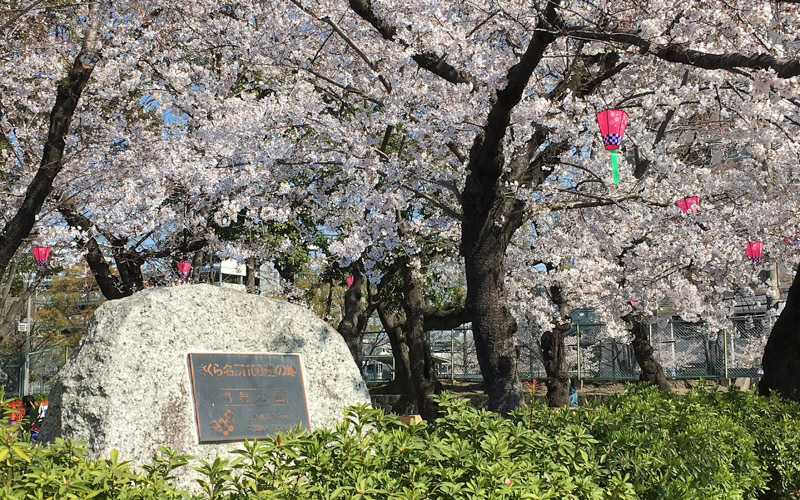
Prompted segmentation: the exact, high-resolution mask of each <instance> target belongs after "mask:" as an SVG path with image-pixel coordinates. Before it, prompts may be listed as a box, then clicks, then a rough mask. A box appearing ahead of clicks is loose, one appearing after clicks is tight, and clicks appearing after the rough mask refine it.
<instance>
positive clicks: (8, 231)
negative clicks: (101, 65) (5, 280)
mask: <svg viewBox="0 0 800 500" xmlns="http://www.w3.org/2000/svg"><path fill="white" fill-rule="evenodd" d="M89 16H90V19H91V20H92V24H91V26H90V27H89V28H88V30H87V33H86V36H85V37H84V41H83V47H82V48H81V51H80V53H78V55H77V57H76V58H75V60H74V61H73V63H72V67H71V68H70V70H69V73H68V74H67V77H66V78H64V79H63V80H61V81H60V82H59V84H58V92H57V94H56V101H55V104H54V105H53V109H52V111H51V112H50V128H49V129H48V131H47V140H46V142H45V144H44V152H43V153H42V160H41V162H40V164H39V169H38V170H37V171H36V175H35V176H34V177H33V180H32V181H31V183H30V184H29V185H28V189H27V190H26V191H25V198H24V199H23V200H22V205H21V206H20V207H19V209H18V210H17V213H16V214H14V217H12V218H11V220H9V221H8V223H6V225H5V227H4V228H3V230H2V232H1V233H0V276H2V274H3V273H4V271H5V270H6V268H7V267H8V263H9V261H10V260H11V259H12V258H13V257H14V254H15V253H16V251H17V249H18V248H19V247H20V245H22V242H23V241H24V240H25V238H27V237H28V235H29V234H30V233H31V230H32V229H33V225H34V223H35V222H36V215H37V214H38V213H39V211H40V210H41V208H42V205H43V204H44V201H45V199H47V197H48V196H49V195H50V192H51V191H52V190H53V181H54V180H55V178H56V176H57V175H58V173H59V172H61V168H62V166H63V165H62V159H63V156H64V148H65V146H66V138H67V135H69V129H70V124H71V122H72V117H73V115H74V114H75V108H76V107H77V106H78V101H79V100H80V97H81V94H82V93H83V90H84V89H85V88H86V85H87V84H88V82H89V77H90V76H91V75H92V70H93V69H94V63H95V62H96V61H97V59H98V54H97V48H98V42H97V40H98V38H97V31H98V28H99V25H100V23H99V16H98V15H97V2H91V3H90V10H89Z"/></svg>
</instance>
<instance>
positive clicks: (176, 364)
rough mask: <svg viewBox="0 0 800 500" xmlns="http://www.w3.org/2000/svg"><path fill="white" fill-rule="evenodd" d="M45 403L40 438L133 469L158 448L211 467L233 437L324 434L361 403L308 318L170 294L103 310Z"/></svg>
mask: <svg viewBox="0 0 800 500" xmlns="http://www.w3.org/2000/svg"><path fill="white" fill-rule="evenodd" d="M292 354H296V355H299V356H290V355H292ZM275 383H277V384H279V385H277V386H276V385H274V384H275ZM265 384H266V385H265ZM270 384H272V385H270ZM49 401H50V405H49V411H48V415H47V417H46V418H45V421H44V424H43V426H42V431H41V433H40V438H41V439H42V440H43V441H45V442H49V441H52V440H53V439H54V438H56V437H71V438H73V439H78V440H83V441H87V442H88V445H89V449H90V451H91V453H92V454H94V455H95V456H108V454H109V452H110V451H111V450H112V449H115V448H116V449H118V450H119V452H120V458H121V459H123V460H132V461H134V462H140V463H141V462H148V461H150V460H151V459H152V457H153V455H154V454H155V452H156V448H157V447H158V446H159V445H164V446H168V447H171V448H174V449H176V450H178V451H180V452H181V453H185V454H190V455H193V456H194V457H196V458H197V459H202V460H213V459H214V457H216V456H218V455H224V454H225V453H226V452H228V451H229V450H231V449H233V448H236V447H240V446H241V443H240V442H238V441H239V440H241V439H243V437H242V436H243V435H248V436H250V437H254V436H258V435H261V436H265V435H267V434H268V433H270V432H278V431H282V430H285V429H288V428H289V427H293V426H294V425H297V424H300V425H303V426H304V427H307V426H308V425H309V424H310V427H311V429H312V430H313V429H316V428H320V427H324V426H328V425H331V424H333V423H334V422H335V421H336V420H338V419H340V418H342V416H343V410H344V408H345V407H346V406H349V405H353V404H356V403H363V402H369V401H370V398H369V393H368V392H367V388H366V385H365V384H364V380H363V379H362V378H361V375H360V373H359V370H358V368H357V367H356V364H355V362H354V361H353V358H352V356H351V355H350V351H349V350H348V348H347V345H346V344H345V342H344V340H343V339H342V337H341V336H340V335H339V334H338V332H336V330H334V329H333V328H331V327H330V326H328V325H327V324H326V323H324V322H323V321H322V320H321V319H319V318H318V317H317V316H315V315H314V314H313V313H312V312H310V311H308V310H306V309H304V308H302V307H299V306H296V305H292V304H289V303H286V302H280V301H276V300H272V299H268V298H264V297H259V296H255V295H248V294H246V293H243V292H238V291H234V290H230V289H225V288H220V287H215V286H211V285H182V286H177V287H170V288H158V289H152V290H145V291H143V292H140V293H137V294H135V295H134V296H132V297H128V298H125V299H121V300H114V301H110V302H106V303H105V304H103V305H102V306H101V307H100V308H99V309H98V310H97V311H96V312H95V317H94V321H93V322H92V325H91V326H90V327H89V330H88V332H87V333H86V335H85V336H84V337H83V340H82V341H81V343H80V345H79V346H78V348H77V349H76V350H75V352H74V353H73V355H72V358H71V359H70V362H69V363H68V364H67V365H66V366H65V367H64V368H63V369H62V370H61V372H60V373H59V375H58V378H57V380H56V382H55V385H54V387H53V389H52V390H51V392H50V397H49ZM234 420H235V423H234ZM209 443H210V444H209Z"/></svg>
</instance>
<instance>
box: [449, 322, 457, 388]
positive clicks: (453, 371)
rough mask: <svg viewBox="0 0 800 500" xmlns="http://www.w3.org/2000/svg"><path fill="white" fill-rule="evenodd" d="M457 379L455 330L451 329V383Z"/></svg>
mask: <svg viewBox="0 0 800 500" xmlns="http://www.w3.org/2000/svg"><path fill="white" fill-rule="evenodd" d="M455 379H456V354H455V330H450V383H453V382H454V381H455Z"/></svg>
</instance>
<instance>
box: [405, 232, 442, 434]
mask: <svg viewBox="0 0 800 500" xmlns="http://www.w3.org/2000/svg"><path fill="white" fill-rule="evenodd" d="M400 225H401V229H400V234H403V233H404V232H406V231H405V230H404V229H403V227H404V226H407V225H408V224H407V223H406V222H405V221H403V222H401V223H400ZM406 230H407V227H406ZM404 260H405V262H402V261H401V263H400V265H401V266H402V267H401V271H400V272H401V273H402V276H403V309H404V310H405V313H406V328H405V330H406V338H407V339H408V344H409V361H410V362H411V380H412V382H413V383H414V393H415V395H416V398H417V410H418V411H419V414H420V415H421V416H422V418H424V419H425V420H428V421H433V420H435V419H436V417H437V416H438V413H439V412H438V407H437V405H436V403H435V402H434V401H433V398H432V397H433V395H434V394H438V393H440V392H441V390H442V386H441V383H440V382H439V381H438V380H437V378H436V369H435V367H434V363H433V356H431V349H430V345H429V344H428V339H427V336H426V334H425V315H424V305H425V302H424V298H423V296H422V286H421V285H420V283H421V281H422V275H421V265H422V263H421V262H420V259H419V256H418V255H410V256H408V258H407V259H404ZM403 264H405V265H403Z"/></svg>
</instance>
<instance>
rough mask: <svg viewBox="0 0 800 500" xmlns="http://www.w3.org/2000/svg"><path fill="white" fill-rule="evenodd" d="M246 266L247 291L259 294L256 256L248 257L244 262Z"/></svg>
mask: <svg viewBox="0 0 800 500" xmlns="http://www.w3.org/2000/svg"><path fill="white" fill-rule="evenodd" d="M244 268H245V288H246V289H247V293H253V294H257V293H258V289H257V288H256V258H255V257H248V258H247V260H245V263H244Z"/></svg>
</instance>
